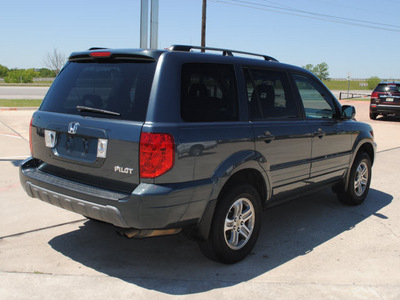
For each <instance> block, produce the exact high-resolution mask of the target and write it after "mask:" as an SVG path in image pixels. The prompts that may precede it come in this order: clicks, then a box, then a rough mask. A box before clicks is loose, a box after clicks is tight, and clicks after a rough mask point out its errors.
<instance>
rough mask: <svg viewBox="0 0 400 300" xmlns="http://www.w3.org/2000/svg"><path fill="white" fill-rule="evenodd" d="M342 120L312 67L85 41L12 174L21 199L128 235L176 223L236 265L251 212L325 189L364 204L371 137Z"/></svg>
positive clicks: (171, 228) (252, 227)
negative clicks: (34, 200) (15, 174)
mask: <svg viewBox="0 0 400 300" xmlns="http://www.w3.org/2000/svg"><path fill="white" fill-rule="evenodd" d="M199 50H203V51H205V53H201V52H199ZM209 52H212V54H210V53H209ZM242 54H245V55H246V57H241V56H240V55H242ZM354 115H355V109H354V107H352V106H345V105H344V106H341V105H340V104H339V102H338V101H337V100H336V99H335V97H334V96H333V95H332V94H331V92H330V91H329V90H328V89H327V88H326V87H325V86H324V85H323V84H322V83H321V81H320V80H318V79H317V78H316V77H315V76H314V75H313V74H311V73H310V72H308V71H306V70H304V69H301V68H298V67H295V66H291V65H287V64H283V63H280V62H278V61H277V60H276V59H274V58H272V57H269V56H266V55H258V54H253V53H244V52H241V51H232V50H228V49H216V48H201V47H194V46H183V45H175V46H172V47H171V48H169V49H167V50H144V49H133V50H127V49H99V48H95V49H90V50H88V51H83V52H76V53H72V54H71V56H70V57H69V61H68V63H67V64H66V65H65V67H64V68H63V69H62V71H61V72H60V74H59V75H58V76H57V78H56V80H55V81H54V83H53V85H52V86H51V88H50V89H49V91H48V93H47V95H46V97H45V99H44V100H43V103H42V105H41V106H40V108H39V110H38V111H36V112H35V113H34V115H33V117H32V121H31V125H30V146H31V153H32V157H31V158H29V159H27V160H26V161H24V162H23V163H22V164H21V166H20V179H21V184H22V186H23V188H24V189H25V191H26V193H27V194H28V195H29V196H31V197H35V198H38V199H40V200H42V201H45V202H48V203H50V204H53V205H56V206H59V207H62V208H64V209H67V210H70V211H73V212H76V213H78V214H81V215H84V216H86V217H88V218H91V219H97V220H101V221H104V222H108V223H111V224H114V225H115V226H117V227H119V228H121V230H123V231H124V232H125V234H126V235H128V236H135V237H149V236H156V235H166V234H175V233H178V232H180V231H182V230H183V231H184V232H185V233H186V234H188V235H190V236H191V237H193V238H195V239H196V240H197V241H198V243H199V245H200V248H201V250H202V251H203V253H204V254H205V255H206V256H207V257H209V258H211V259H214V260H216V261H220V262H223V263H235V262H237V261H239V260H241V259H243V258H245V257H246V256H247V255H248V254H249V252H250V251H251V249H252V248H253V246H254V245H255V243H256V240H257V238H258V235H259V231H260V226H261V222H262V218H261V210H262V209H265V208H268V207H270V206H272V205H275V204H277V203H281V202H283V201H288V200H292V199H294V198H298V197H299V196H301V195H305V194H307V193H312V192H313V191H315V190H316V189H317V188H320V187H328V186H330V187H332V189H333V191H334V192H335V193H336V194H337V195H338V198H339V200H340V201H342V202H343V203H346V204H350V205H357V204H361V203H362V202H363V201H364V199H365V198H366V196H367V194H368V190H369V186H370V182H371V166H372V164H373V161H374V158H375V147H376V145H375V143H374V139H373V131H372V128H371V127H370V126H369V125H367V124H364V123H360V122H357V121H355V120H354Z"/></svg>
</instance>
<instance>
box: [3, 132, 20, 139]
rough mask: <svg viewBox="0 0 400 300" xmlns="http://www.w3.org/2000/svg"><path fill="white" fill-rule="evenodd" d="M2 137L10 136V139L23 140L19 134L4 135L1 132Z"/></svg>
mask: <svg viewBox="0 0 400 300" xmlns="http://www.w3.org/2000/svg"><path fill="white" fill-rule="evenodd" d="M0 135H1V136H8V137H12V138H17V139H22V137H21V136H20V135H18V134H12V133H3V132H0Z"/></svg>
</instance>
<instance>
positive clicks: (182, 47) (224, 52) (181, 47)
mask: <svg viewBox="0 0 400 300" xmlns="http://www.w3.org/2000/svg"><path fill="white" fill-rule="evenodd" d="M193 49H197V50H211V51H222V55H224V56H234V55H233V53H238V54H246V55H252V56H260V57H262V58H264V59H265V60H267V61H275V62H279V61H278V60H277V59H275V58H273V57H271V56H267V55H263V54H256V53H250V52H244V51H236V50H229V49H222V48H211V47H200V46H188V45H172V46H171V47H169V48H168V50H169V51H184V52H190V51H191V50H193Z"/></svg>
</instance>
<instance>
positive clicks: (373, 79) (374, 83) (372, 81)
mask: <svg viewBox="0 0 400 300" xmlns="http://www.w3.org/2000/svg"><path fill="white" fill-rule="evenodd" d="M381 81H382V80H381V79H380V78H379V77H378V76H372V77H370V78H368V79H367V83H368V89H370V90H373V89H374V88H375V87H376V86H377V85H378V83H379V82H381Z"/></svg>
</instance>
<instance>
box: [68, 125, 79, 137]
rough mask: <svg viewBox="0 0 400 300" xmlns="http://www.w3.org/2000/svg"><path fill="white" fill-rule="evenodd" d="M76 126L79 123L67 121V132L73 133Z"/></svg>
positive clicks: (76, 128)
mask: <svg viewBox="0 0 400 300" xmlns="http://www.w3.org/2000/svg"><path fill="white" fill-rule="evenodd" d="M78 127H79V123H77V122H71V123H69V125H68V133H69V134H75V133H76V131H77V130H78Z"/></svg>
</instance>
